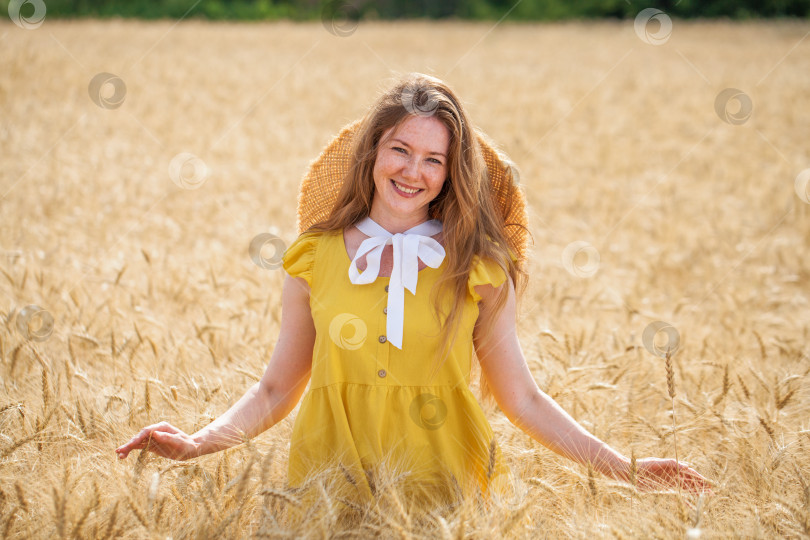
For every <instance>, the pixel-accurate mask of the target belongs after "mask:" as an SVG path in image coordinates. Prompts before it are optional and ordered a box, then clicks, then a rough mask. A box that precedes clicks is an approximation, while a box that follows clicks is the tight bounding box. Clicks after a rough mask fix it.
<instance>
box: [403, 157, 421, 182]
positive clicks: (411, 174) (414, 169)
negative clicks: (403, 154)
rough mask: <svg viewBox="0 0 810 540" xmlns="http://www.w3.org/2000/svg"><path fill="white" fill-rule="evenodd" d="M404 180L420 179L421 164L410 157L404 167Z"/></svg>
mask: <svg viewBox="0 0 810 540" xmlns="http://www.w3.org/2000/svg"><path fill="white" fill-rule="evenodd" d="M402 178H406V179H409V180H416V179H417V178H419V164H418V161H417V160H415V159H413V158H411V157H409V158H408V159H407V161H406V162H405V165H404V166H403V167H402Z"/></svg>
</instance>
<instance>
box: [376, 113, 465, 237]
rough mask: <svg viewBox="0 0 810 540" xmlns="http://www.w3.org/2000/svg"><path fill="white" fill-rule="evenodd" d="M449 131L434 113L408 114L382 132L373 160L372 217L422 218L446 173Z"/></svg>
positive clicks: (419, 219)
mask: <svg viewBox="0 0 810 540" xmlns="http://www.w3.org/2000/svg"><path fill="white" fill-rule="evenodd" d="M449 148H450V131H449V130H448V129H447V127H446V126H445V125H444V124H443V123H442V122H441V121H440V120H439V119H437V118H436V117H435V116H411V117H409V118H407V119H406V120H405V121H403V122H402V123H401V124H400V125H399V127H397V128H396V130H394V128H390V129H388V130H387V131H386V132H385V133H383V135H382V138H381V143H380V146H379V147H378V149H377V158H376V160H375V162H374V173H373V174H374V186H375V188H376V189H375V190H374V200H373V201H372V217H373V215H374V214H377V215H380V213H384V214H387V215H389V216H390V217H394V218H397V219H401V220H404V221H417V220H418V221H420V222H421V221H424V220H425V219H427V216H428V203H430V201H432V200H433V199H435V198H436V196H437V195H438V194H439V192H441V190H442V185H444V179H445V178H446V177H447V154H448V151H449Z"/></svg>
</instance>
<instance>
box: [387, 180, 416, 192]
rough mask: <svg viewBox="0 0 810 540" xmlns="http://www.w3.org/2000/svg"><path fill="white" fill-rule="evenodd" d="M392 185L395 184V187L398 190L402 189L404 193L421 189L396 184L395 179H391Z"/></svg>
mask: <svg viewBox="0 0 810 540" xmlns="http://www.w3.org/2000/svg"><path fill="white" fill-rule="evenodd" d="M393 182H394V185H395V186H397V189H399V190H400V191H404V192H405V193H416V192H417V191H421V190H419V189H408V188H406V187H405V186H403V185H401V184H398V183H397V181H396V180H393Z"/></svg>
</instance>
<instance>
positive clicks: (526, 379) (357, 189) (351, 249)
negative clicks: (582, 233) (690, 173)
mask: <svg viewBox="0 0 810 540" xmlns="http://www.w3.org/2000/svg"><path fill="white" fill-rule="evenodd" d="M471 126H473V124H472V122H471V121H470V120H469V118H468V116H467V114H466V112H465V110H464V108H463V107H462V106H461V102H460V100H459V99H458V98H457V96H456V95H455V93H454V92H453V91H452V90H451V89H450V88H449V87H448V86H447V85H446V84H445V83H443V82H442V81H440V80H438V79H436V78H434V77H430V76H427V75H422V74H411V75H409V76H406V77H403V78H401V80H399V81H397V82H396V84H394V85H393V86H392V87H391V88H390V89H389V90H388V91H386V92H384V93H383V94H382V95H381V96H380V98H379V99H378V100H377V101H376V102H375V103H374V105H373V106H372V107H371V109H370V110H369V112H368V113H367V114H366V116H365V117H364V118H363V119H362V121H360V122H359V123H358V124H356V125H355V126H353V129H352V130H351V134H350V131H349V130H344V131H343V132H341V135H340V136H339V137H338V140H337V141H335V142H333V143H332V144H331V145H330V146H329V148H328V149H327V151H326V152H325V154H324V155H322V156H321V158H320V160H319V161H318V162H317V163H316V164H313V167H312V170H316V169H317V170H324V169H323V168H318V167H320V166H322V165H323V164H324V163H326V164H330V163H331V164H334V163H341V162H343V161H346V162H347V163H348V166H347V168H346V169H345V171H341V172H340V174H337V175H336V176H337V177H338V178H339V181H338V182H336V183H329V182H317V181H313V182H309V183H308V182H305V183H304V185H302V190H301V200H300V201H299V211H300V213H299V219H300V226H301V228H304V229H306V230H303V231H302V233H301V234H300V236H299V237H298V238H297V239H296V240H295V241H294V242H293V243H292V244H291V245H290V246H289V248H288V249H287V250H286V252H285V253H284V257H283V265H284V269H285V270H286V271H287V273H288V274H289V276H288V277H287V278H286V280H285V282H284V289H283V294H282V323H281V331H280V336H279V340H278V343H277V345H276V348H275V350H274V351H273V355H272V358H271V360H270V362H269V365H268V366H267V369H266V371H265V374H264V376H263V377H262V379H261V381H260V382H259V383H257V384H256V385H254V386H253V387H252V388H251V389H249V390H248V391H247V393H246V394H245V395H244V396H243V397H242V398H241V399H240V400H239V402H237V403H236V404H235V405H234V406H233V407H231V409H229V410H228V411H227V412H226V413H224V414H223V415H222V416H221V417H220V418H218V419H217V420H216V421H214V422H212V423H211V424H210V425H208V426H206V427H205V428H203V429H201V430H200V431H199V432H197V433H195V434H194V435H191V436H189V435H186V434H185V433H183V432H182V431H180V430H178V429H177V428H175V427H173V426H171V425H169V424H166V423H161V424H157V425H153V426H149V427H147V428H144V429H143V430H142V431H141V432H140V433H138V434H137V435H136V436H135V437H133V439H132V440H130V441H129V442H128V443H126V444H124V445H122V446H121V447H119V448H118V449H117V452H118V453H119V456H120V457H121V458H124V457H126V455H127V454H128V453H129V452H130V451H131V450H133V449H136V448H147V449H149V450H152V451H154V452H156V453H158V454H160V455H164V456H167V457H172V458H175V459H187V458H190V457H194V456H199V455H202V454H207V453H211V452H215V451H218V450H222V449H224V448H228V447H230V446H233V445H235V444H238V443H239V442H241V441H242V440H243V437H244V436H247V437H254V436H256V435H258V434H259V433H261V432H263V431H264V430H266V429H268V428H269V427H271V426H273V425H274V424H276V423H277V422H278V421H280V420H281V419H282V418H284V417H285V416H286V415H287V414H288V413H289V412H290V411H291V410H292V409H293V408H294V407H295V406H296V404H297V403H298V401H299V399H301V396H302V395H303V394H304V391H305V388H306V386H307V384H308V383H310V388H309V391H308V392H307V393H306V395H304V397H303V400H302V402H301V407H300V411H299V412H298V415H297V417H296V419H295V425H294V428H293V433H292V438H291V441H290V461H289V469H288V473H289V483H290V484H291V485H293V486H301V485H304V484H305V483H306V481H307V478H309V477H310V475H311V473H312V472H313V471H315V470H318V469H321V468H323V467H326V466H332V465H334V466H335V467H337V468H336V469H334V470H339V471H340V474H339V476H340V477H341V478H344V479H345V484H346V488H347V489H349V490H350V491H351V492H352V493H353V494H354V495H357V496H359V497H360V499H361V500H362V499H365V500H367V501H368V500H371V499H372V498H373V496H374V495H375V494H376V490H377V488H378V487H379V484H378V482H377V481H376V480H377V478H378V476H377V475H378V474H379V472H380V470H381V469H380V467H383V469H385V470H388V471H389V472H390V471H391V470H394V471H398V472H401V473H402V474H403V475H405V476H406V481H405V483H406V485H407V486H408V493H412V494H413V493H417V492H419V491H420V490H422V489H427V488H431V489H433V488H437V489H433V491H432V492H433V493H436V494H441V497H442V498H444V497H446V496H450V495H451V494H453V493H455V494H459V492H461V494H466V495H471V494H473V493H476V494H480V495H483V496H484V497H485V498H486V497H489V496H490V493H491V492H492V491H493V490H490V487H491V486H495V487H496V490H500V489H501V487H499V486H502V485H503V480H504V478H505V477H504V475H505V474H506V473H508V472H509V470H508V467H507V466H506V464H505V462H504V460H503V457H502V454H501V450H500V447H499V445H498V444H497V442H496V440H495V438H494V434H493V431H492V428H491V427H490V425H489V423H488V422H487V420H486V418H485V416H484V413H483V411H482V409H481V407H480V405H479V403H478V402H477V401H476V399H475V398H474V396H473V394H472V392H471V391H470V387H469V382H470V381H469V379H470V368H471V361H472V357H473V350H474V351H475V353H476V354H477V357H478V359H479V362H480V365H481V372H482V382H483V383H485V384H484V385H483V390H484V391H485V392H484V395H485V396H486V395H487V393H486V392H487V390H489V391H491V393H492V396H493V397H494V398H495V400H496V401H497V403H498V405H499V406H500V408H501V409H502V410H503V412H504V413H505V415H506V416H507V417H508V418H509V419H510V420H511V421H512V422H513V423H514V424H515V425H517V426H519V427H520V428H521V429H523V430H524V431H525V432H526V433H527V434H528V435H530V436H531V437H533V438H534V439H536V440H538V441H539V442H541V443H542V444H544V445H546V446H547V447H548V448H550V449H552V450H553V451H555V452H557V453H559V454H561V455H563V456H566V457H568V458H571V459H573V460H575V461H577V462H579V463H582V464H588V465H591V466H593V468H594V469H596V470H598V471H601V472H603V473H604V474H606V475H608V476H611V477H613V478H616V479H621V480H628V479H630V478H631V477H632V478H634V479H635V480H638V484H639V486H641V487H645V486H647V487H649V486H655V485H664V486H669V485H680V486H681V487H684V488H686V489H690V490H695V491H700V490H704V489H707V488H708V487H709V483H708V482H707V481H706V479H705V478H703V477H702V476H701V475H700V474H698V473H697V472H696V471H694V470H693V469H691V468H689V467H688V466H687V465H686V464H683V463H678V462H677V461H675V460H672V459H656V458H648V459H641V460H638V461H637V462H636V465H635V467H636V468H633V467H631V462H630V460H629V459H628V458H627V457H625V456H623V455H622V454H620V453H618V452H617V451H616V450H614V449H613V448H611V447H610V446H608V445H607V444H605V443H604V442H602V441H600V440H599V439H597V438H596V437H594V436H593V435H591V434H590V433H588V432H587V431H586V430H585V429H584V428H582V426H580V425H579V424H578V423H577V422H576V421H575V420H574V419H573V418H571V416H569V415H568V414H567V413H566V412H565V411H563V410H562V409H561V408H560V407H559V406H558V405H557V404H556V403H555V402H554V401H553V400H552V399H551V398H550V397H549V396H548V395H546V394H545V393H544V392H542V391H541V390H540V389H539V388H538V387H537V384H536V383H535V381H534V379H533V377H532V374H531V373H530V371H529V369H528V366H527V362H526V359H525V358H524V356H523V352H522V350H521V347H520V344H519V342H518V338H517V332H516V329H515V318H516V299H517V297H518V295H519V294H520V292H521V291H522V290H523V286H524V285H525V277H526V276H525V273H524V271H523V266H524V265H525V244H524V243H523V242H524V239H525V236H524V235H515V234H510V233H509V228H510V227H514V226H516V225H517V226H518V227H524V228H525V212H518V215H520V217H521V218H522V219H519V220H518V223H517V224H515V223H513V222H511V219H510V217H511V216H514V215H515V214H514V212H513V210H514V207H513V205H514V204H517V205H518V206H519V207H520V208H522V204H523V196H522V193H521V191H520V189H519V188H518V187H517V186H515V185H514V184H512V183H511V182H510V180H511V179H512V176H511V174H510V169H509V167H508V166H507V165H506V164H505V163H504V162H501V161H500V160H496V159H492V156H493V155H494V152H493V149H492V148H491V147H490V146H489V144H488V143H487V142H486V139H484V138H482V136H481V134H480V133H479V132H478V131H477V130H475V129H473V128H472V127H471ZM349 135H350V138H351V144H349V145H347V144H345V142H346V141H344V140H343V137H344V136H349ZM340 148H344V149H346V148H348V150H347V151H346V153H345V154H341V153H340V152H337V153H336V154H333V153H331V152H332V150H334V149H340ZM344 158H345V159H344ZM316 165H317V167H316ZM328 169H329V167H328V166H327V167H326V169H325V170H327V171H328ZM331 173H334V171H331ZM333 176H335V175H334V174H333ZM504 179H506V182H504V181H503V180H504ZM504 189H505V190H506V191H505V193H506V195H504V192H503V191H502V190H504ZM324 193H325V194H326V195H324ZM319 197H320V198H321V199H323V200H325V201H328V205H327V206H328V208H329V211H328V213H327V214H326V215H325V216H324V217H315V218H313V216H318V215H319V214H318V205H317V204H315V205H313V204H312V201H311V200H310V199H312V198H316V199H317V198H319ZM323 200H322V201H320V205H321V206H324V203H323ZM301 209H303V210H302V211H301ZM417 284H418V285H419V286H418V288H417ZM406 290H407V291H409V293H410V294H407V293H406ZM338 468H339V469H338Z"/></svg>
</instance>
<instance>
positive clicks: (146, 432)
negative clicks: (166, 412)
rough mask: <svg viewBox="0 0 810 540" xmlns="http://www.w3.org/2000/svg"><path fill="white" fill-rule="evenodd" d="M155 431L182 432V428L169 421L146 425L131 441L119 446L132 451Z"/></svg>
mask: <svg viewBox="0 0 810 540" xmlns="http://www.w3.org/2000/svg"><path fill="white" fill-rule="evenodd" d="M155 432H168V433H180V430H179V429H177V428H176V427H174V426H173V425H171V424H170V423H168V422H159V423H157V424H152V425H151V426H146V427H145V428H143V429H142V430H140V431H139V432H138V433H137V434H136V435H135V436H134V437H132V439H130V441H129V442H128V443H126V444H124V445H122V446H120V447H119V448H118V450H124V451H130V450H133V449H135V448H137V445H138V444H140V443H142V442H143V441H144V440H146V439H148V438H149V437H150V436H151V435H152V433H155Z"/></svg>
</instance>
